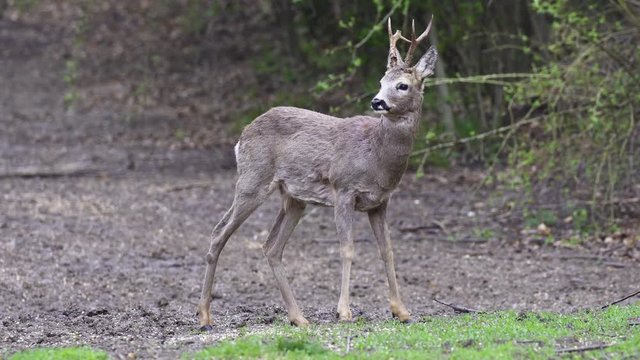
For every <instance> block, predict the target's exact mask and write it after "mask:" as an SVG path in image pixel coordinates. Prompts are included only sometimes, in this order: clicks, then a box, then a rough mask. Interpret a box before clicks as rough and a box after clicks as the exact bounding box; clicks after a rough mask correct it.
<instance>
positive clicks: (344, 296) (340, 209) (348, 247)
mask: <svg viewBox="0 0 640 360" xmlns="http://www.w3.org/2000/svg"><path fill="white" fill-rule="evenodd" d="M354 211H355V210H354V198H353V195H351V194H338V195H337V196H336V202H335V221H336V228H337V232H338V238H339V239H340V257H341V259H342V284H341V286H340V300H338V317H339V319H340V320H342V321H350V320H352V315H351V309H350V308H349V280H350V277H351V262H352V261H353V253H354V246H353V213H354Z"/></svg>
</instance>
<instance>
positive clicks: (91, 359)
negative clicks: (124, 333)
mask: <svg viewBox="0 0 640 360" xmlns="http://www.w3.org/2000/svg"><path fill="white" fill-rule="evenodd" d="M108 358H109V357H108V356H107V353H105V352H104V351H101V350H93V349H90V348H87V347H68V348H49V349H46V348H42V349H32V350H24V351H21V352H18V353H15V354H13V355H11V356H9V358H8V359H9V360H106V359H108Z"/></svg>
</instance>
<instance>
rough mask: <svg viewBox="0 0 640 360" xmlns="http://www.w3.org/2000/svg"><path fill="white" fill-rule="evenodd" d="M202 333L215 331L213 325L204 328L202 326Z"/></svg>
mask: <svg viewBox="0 0 640 360" xmlns="http://www.w3.org/2000/svg"><path fill="white" fill-rule="evenodd" d="M200 331H201V332H209V331H213V325H211V324H207V325H202V326H200Z"/></svg>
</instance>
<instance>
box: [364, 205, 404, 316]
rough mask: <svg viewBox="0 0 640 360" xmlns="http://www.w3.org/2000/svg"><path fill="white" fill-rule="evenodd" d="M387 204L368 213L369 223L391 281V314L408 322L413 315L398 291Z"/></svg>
mask: <svg viewBox="0 0 640 360" xmlns="http://www.w3.org/2000/svg"><path fill="white" fill-rule="evenodd" d="M386 213H387V203H386V202H385V203H383V204H382V205H381V206H380V207H378V208H377V209H374V210H371V211H369V212H368V215H369V223H370V224H371V229H372V230H373V234H374V236H375V238H376V241H377V244H378V250H380V256H381V257H382V261H384V266H385V268H386V270H387V279H388V281H389V302H390V304H391V313H392V314H393V316H395V317H397V318H398V319H399V320H400V321H403V322H407V321H409V320H410V319H411V314H410V313H409V311H407V308H406V307H405V306H404V303H403V302H402V299H400V291H399V290H398V282H397V280H396V269H395V264H394V262H393V248H392V246H391V237H390V236H389V226H388V225H387V220H386Z"/></svg>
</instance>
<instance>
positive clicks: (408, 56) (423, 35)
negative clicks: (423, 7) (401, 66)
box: [404, 15, 433, 66]
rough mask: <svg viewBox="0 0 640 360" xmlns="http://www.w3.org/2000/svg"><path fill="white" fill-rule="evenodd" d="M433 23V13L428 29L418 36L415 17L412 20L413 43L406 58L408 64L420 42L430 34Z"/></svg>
mask: <svg viewBox="0 0 640 360" xmlns="http://www.w3.org/2000/svg"><path fill="white" fill-rule="evenodd" d="M431 24H433V15H431V20H430V21H429V25H427V29H426V30H425V31H424V32H423V33H422V34H420V36H418V37H417V38H416V21H415V19H413V20H412V21H411V45H409V50H408V51H407V57H406V58H405V60H404V62H405V63H406V64H407V65H409V66H410V64H411V58H412V57H413V53H414V52H415V51H416V49H417V48H418V44H420V42H421V41H422V40H424V39H425V38H426V37H427V36H428V35H429V32H430V31H431Z"/></svg>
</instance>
